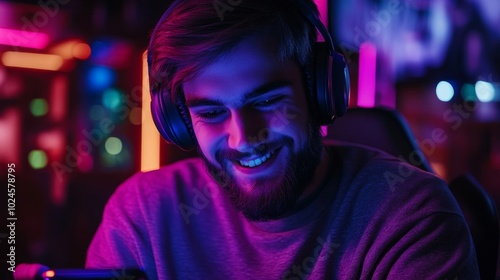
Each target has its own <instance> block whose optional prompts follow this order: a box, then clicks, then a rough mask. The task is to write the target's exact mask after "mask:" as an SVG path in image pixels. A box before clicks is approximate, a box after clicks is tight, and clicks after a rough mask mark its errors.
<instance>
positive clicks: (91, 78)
mask: <svg viewBox="0 0 500 280" xmlns="http://www.w3.org/2000/svg"><path fill="white" fill-rule="evenodd" d="M115 80H116V73H115V71H113V70H112V69H110V68H107V67H103V66H93V67H91V68H89V70H88V73H87V86H88V89H89V90H91V91H94V92H99V91H103V90H105V89H106V88H109V87H111V86H112V85H113V84H114V83H115Z"/></svg>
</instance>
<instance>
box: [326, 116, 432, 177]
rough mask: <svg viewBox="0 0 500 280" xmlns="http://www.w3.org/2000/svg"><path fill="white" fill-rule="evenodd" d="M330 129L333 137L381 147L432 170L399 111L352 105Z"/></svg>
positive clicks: (329, 134) (330, 135) (329, 133)
mask: <svg viewBox="0 0 500 280" xmlns="http://www.w3.org/2000/svg"><path fill="white" fill-rule="evenodd" d="M329 129H330V130H331V131H328V136H327V138H329V139H333V140H339V141H344V142H349V143H355V144H361V145H365V146H369V147H372V148H377V149H379V150H382V151H385V152H387V153H389V154H391V155H393V156H395V157H398V158H401V159H403V160H404V161H406V162H409V163H411V164H412V165H414V166H417V167H418V168H420V169H422V170H425V171H429V172H432V168H431V165H430V164H429V162H428V161H427V159H426V157H425V156H424V154H423V153H422V151H421V149H420V148H419V147H418V145H417V143H416V142H415V137H414V136H413V133H412V132H411V130H410V128H409V126H408V124H407V122H406V120H405V119H404V118H403V116H402V115H401V114H399V113H398V112H397V111H395V110H390V109H385V108H351V109H349V110H348V111H347V112H346V113H345V114H344V116H342V117H341V118H338V119H336V120H335V123H334V124H333V125H331V126H330V128H329Z"/></svg>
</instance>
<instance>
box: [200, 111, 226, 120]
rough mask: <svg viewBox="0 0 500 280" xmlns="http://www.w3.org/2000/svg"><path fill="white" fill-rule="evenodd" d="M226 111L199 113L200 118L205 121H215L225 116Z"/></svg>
mask: <svg viewBox="0 0 500 280" xmlns="http://www.w3.org/2000/svg"><path fill="white" fill-rule="evenodd" d="M224 112H225V111H224V110H210V111H206V112H200V113H198V116H199V117H200V118H202V119H204V120H213V119H216V118H217V117H220V116H222V115H223V114H224Z"/></svg>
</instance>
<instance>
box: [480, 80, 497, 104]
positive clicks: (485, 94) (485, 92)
mask: <svg viewBox="0 0 500 280" xmlns="http://www.w3.org/2000/svg"><path fill="white" fill-rule="evenodd" d="M475 89H476V96H477V99H479V101H481V102H490V101H493V99H494V98H495V87H493V85H492V84H491V83H488V82H484V81H477V82H476V86H475Z"/></svg>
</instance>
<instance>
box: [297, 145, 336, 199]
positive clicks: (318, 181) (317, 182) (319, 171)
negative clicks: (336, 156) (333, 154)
mask: <svg viewBox="0 0 500 280" xmlns="http://www.w3.org/2000/svg"><path fill="white" fill-rule="evenodd" d="M329 160H330V156H329V154H328V152H327V151H326V149H325V147H323V150H322V151H321V159H320V162H319V164H318V167H317V168H316V171H315V172H314V176H313V178H312V180H311V182H310V183H309V185H308V186H307V187H306V189H305V190H304V192H303V193H302V195H301V196H300V197H299V200H298V202H297V204H299V205H300V204H302V203H303V202H304V201H307V200H308V198H309V197H310V196H311V195H314V194H316V193H317V191H318V190H319V189H320V188H321V186H322V185H323V183H324V182H325V179H326V175H327V173H328V165H329Z"/></svg>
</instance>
